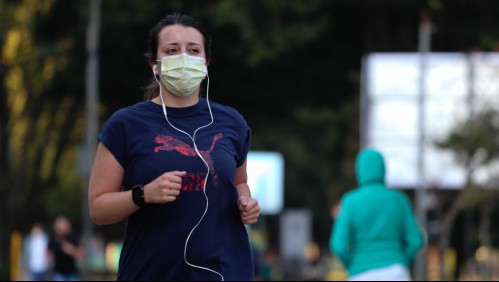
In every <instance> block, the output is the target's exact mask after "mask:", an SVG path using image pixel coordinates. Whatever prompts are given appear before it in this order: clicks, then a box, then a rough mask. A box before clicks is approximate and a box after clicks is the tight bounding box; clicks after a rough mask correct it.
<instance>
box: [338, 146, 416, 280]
mask: <svg viewBox="0 0 499 282" xmlns="http://www.w3.org/2000/svg"><path fill="white" fill-rule="evenodd" d="M356 173H357V180H358V183H359V187H358V188H357V189H354V190H352V191H349V192H348V193H346V194H345V195H344V196H343V197H342V199H341V203H340V211H339V214H338V217H337V219H336V221H335V222H334V225H333V230H332V232H331V238H330V241H329V245H330V248H331V251H332V252H333V254H334V255H335V256H336V257H338V258H339V259H340V260H341V262H342V263H343V265H344V266H345V268H346V269H347V271H348V274H349V276H351V275H355V274H358V273H361V272H364V271H368V270H372V269H377V268H381V267H387V266H390V265H393V264H402V265H405V266H406V267H408V268H409V265H410V263H411V262H412V260H413V259H414V257H415V256H416V255H417V254H418V252H419V251H420V250H421V249H422V248H423V247H424V244H425V243H424V239H423V235H422V232H421V230H420V229H419V225H418V222H417V219H416V217H415V215H414V212H413V210H412V206H411V203H410V201H409V199H408V198H407V196H406V195H405V194H404V193H403V192H402V191H399V190H394V189H390V188H388V187H386V185H385V163H384V159H383V156H382V155H381V154H380V153H379V152H377V151H375V150H372V149H364V150H362V151H361V152H359V154H358V156H357V160H356Z"/></svg>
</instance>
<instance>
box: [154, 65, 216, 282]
mask: <svg viewBox="0 0 499 282" xmlns="http://www.w3.org/2000/svg"><path fill="white" fill-rule="evenodd" d="M156 70H157V65H154V66H153V73H154V79H155V80H156V82H158V84H159V97H160V98H161V104H162V106H163V115H164V116H165V119H166V122H167V123H168V124H169V125H170V126H171V127H172V128H173V129H175V130H177V131H178V132H181V133H183V134H185V135H187V136H188V137H189V138H190V139H191V140H192V143H193V145H194V150H195V151H196V153H197V155H198V156H199V158H201V160H202V161H203V163H204V165H205V166H206V169H207V172H206V177H205V179H204V184H203V193H204V197H205V199H206V208H205V210H204V212H203V215H202V216H201V218H200V219H199V221H198V222H197V223H196V225H194V227H193V228H192V229H191V231H190V232H189V235H188V236H187V239H186V240H185V245H184V261H185V263H187V264H188V265H190V266H192V267H195V268H199V269H203V270H207V271H210V272H213V273H215V274H217V275H219V276H220V277H221V278H222V281H224V277H223V275H222V274H221V273H219V272H217V271H215V270H213V269H210V268H207V267H203V266H199V265H195V264H192V263H190V262H188V261H187V244H188V242H189V239H190V238H191V235H192V233H193V232H194V230H195V229H196V228H197V227H198V225H199V224H200V223H201V221H202V220H203V219H204V217H205V215H206V213H207V212H208V203H209V200H208V195H206V183H208V177H209V176H210V167H209V165H208V162H207V161H206V160H205V159H204V158H203V156H202V155H201V153H200V152H199V150H198V147H197V145H196V141H195V138H196V133H197V132H198V130H200V129H202V128H206V127H208V126H210V125H211V124H212V123H213V121H214V118H213V113H212V111H211V106H210V101H209V97H208V92H209V89H210V77H209V76H208V75H206V77H207V79H208V81H207V86H206V103H207V104H208V110H209V112H210V117H211V121H210V122H209V123H207V124H205V125H203V126H200V127H198V128H197V129H196V130H194V133H193V134H192V136H191V135H190V134H189V133H187V132H186V131H184V130H181V129H179V128H177V127H175V126H174V125H173V124H172V123H171V122H170V120H169V119H168V114H167V111H166V106H165V101H164V100H163V88H162V87H161V83H160V82H159V80H158V79H157V78H156Z"/></svg>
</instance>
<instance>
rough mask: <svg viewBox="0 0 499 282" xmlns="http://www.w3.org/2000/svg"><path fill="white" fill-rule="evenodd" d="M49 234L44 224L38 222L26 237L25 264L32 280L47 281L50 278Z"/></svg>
mask: <svg viewBox="0 0 499 282" xmlns="http://www.w3.org/2000/svg"><path fill="white" fill-rule="evenodd" d="M47 247H48V235H47V233H46V232H45V229H44V228H43V225H42V224H41V223H39V222H36V223H34V224H33V225H32V227H31V232H30V233H29V234H28V236H27V237H26V239H25V245H24V251H25V261H24V265H25V268H26V270H27V273H28V275H29V279H31V280H32V281H45V280H47V279H48V277H47V271H48V268H49V259H48V258H47Z"/></svg>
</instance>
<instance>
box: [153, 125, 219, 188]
mask: <svg viewBox="0 0 499 282" xmlns="http://www.w3.org/2000/svg"><path fill="white" fill-rule="evenodd" d="M222 137H223V135H222V133H221V132H219V133H217V134H216V135H215V136H214V137H213V141H212V142H211V146H210V148H209V149H208V150H206V151H202V150H199V149H198V150H199V154H201V156H202V157H203V159H204V160H205V162H206V163H207V164H208V168H209V171H210V174H211V176H212V177H213V182H214V183H215V184H217V182H218V176H217V174H216V172H215V168H214V166H213V159H212V158H211V152H212V151H213V148H215V144H216V143H217V141H218V140H219V139H221V138H222ZM154 141H155V142H156V143H157V144H159V145H160V146H156V147H155V148H154V152H155V153H158V152H159V151H177V152H179V153H180V154H182V155H184V156H188V157H197V156H198V155H197V153H196V150H195V149H194V148H193V147H192V146H191V145H189V144H186V143H184V142H182V141H180V140H178V139H176V138H173V137H171V136H168V135H158V136H156V138H155V139H154ZM204 179H205V174H204V173H187V174H186V175H185V176H184V178H183V180H182V190H184V191H195V190H202V189H203V187H204Z"/></svg>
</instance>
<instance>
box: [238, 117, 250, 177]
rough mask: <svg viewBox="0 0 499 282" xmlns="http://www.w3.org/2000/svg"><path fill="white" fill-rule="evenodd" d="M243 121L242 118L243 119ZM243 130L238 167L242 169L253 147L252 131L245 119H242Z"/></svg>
mask: <svg viewBox="0 0 499 282" xmlns="http://www.w3.org/2000/svg"><path fill="white" fill-rule="evenodd" d="M241 119H242V117H241ZM241 126H242V130H241V143H240V145H239V146H240V147H239V150H238V155H237V159H236V162H237V167H240V166H241V165H242V164H243V163H244V162H245V161H246V157H247V156H248V152H249V149H250V147H251V129H250V128H249V126H248V124H247V123H246V121H245V120H244V119H242V125H241Z"/></svg>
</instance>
